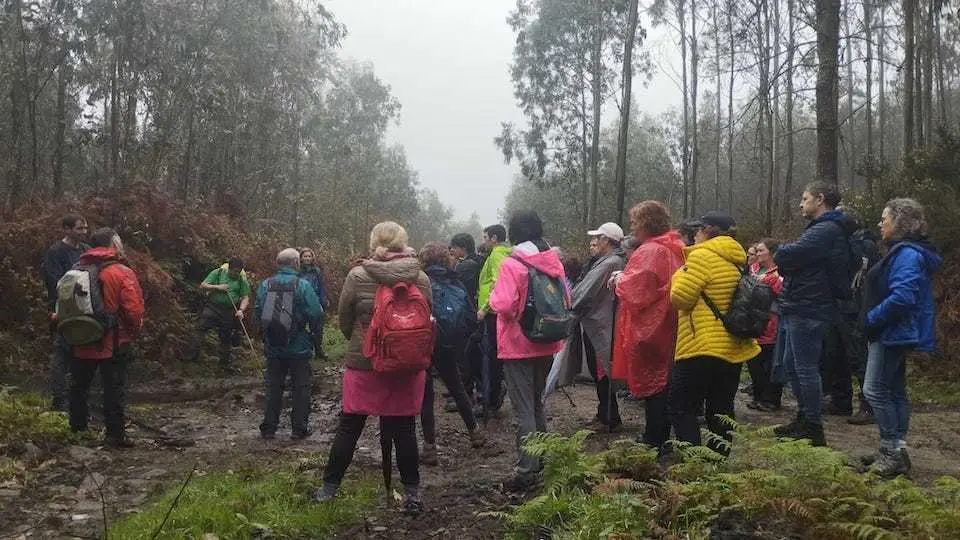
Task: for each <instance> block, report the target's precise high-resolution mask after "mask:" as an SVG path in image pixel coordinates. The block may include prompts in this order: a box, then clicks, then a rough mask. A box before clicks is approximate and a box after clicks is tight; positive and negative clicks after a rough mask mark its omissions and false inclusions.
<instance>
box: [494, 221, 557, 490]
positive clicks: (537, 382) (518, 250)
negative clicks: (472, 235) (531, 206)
mask: <svg viewBox="0 0 960 540" xmlns="http://www.w3.org/2000/svg"><path fill="white" fill-rule="evenodd" d="M508 234H509V238H510V242H511V243H512V244H513V246H514V247H513V252H512V254H511V256H509V257H507V258H506V259H505V260H504V261H503V264H502V266H501V267H500V273H499V274H500V275H499V278H498V280H497V284H496V286H495V287H494V288H493V292H492V293H491V294H490V307H492V308H493V310H494V311H496V313H497V342H498V345H499V350H498V355H499V359H500V360H501V361H502V363H503V373H504V378H505V379H506V382H507V392H508V393H509V395H510V403H511V404H512V406H513V414H514V417H515V419H516V421H517V455H518V458H517V465H516V470H515V474H514V476H513V477H511V478H509V479H508V480H506V481H505V482H504V483H503V487H504V489H505V490H506V491H525V490H528V489H530V488H532V487H534V486H535V485H536V484H537V483H538V481H539V478H540V472H541V471H542V470H543V464H542V463H541V461H540V459H539V458H537V457H536V456H532V455H530V454H528V453H526V452H525V451H523V449H522V447H521V446H520V445H521V441H522V440H523V438H524V437H526V436H527V435H529V434H530V433H533V432H545V431H547V419H546V414H545V413H544V410H543V399H542V398H543V392H544V390H545V389H546V382H547V373H548V372H549V371H550V364H551V362H553V356H554V355H555V354H557V353H558V352H560V351H561V350H562V349H563V343H564V342H563V339H560V340H559V341H553V342H538V343H534V342H533V341H531V340H530V339H529V338H528V337H527V335H528V334H527V332H528V331H530V330H531V329H530V328H529V327H525V325H524V322H522V319H527V316H525V313H526V312H528V310H529V309H530V308H531V306H529V305H528V303H529V300H528V293H531V292H534V291H529V290H528V287H529V284H530V282H537V280H531V279H529V278H530V272H531V270H530V269H531V268H532V269H534V270H535V271H536V272H538V273H540V274H541V275H543V276H547V277H548V278H550V279H551V285H550V287H551V288H553V290H554V291H555V290H556V289H555V287H556V286H557V285H560V286H562V287H564V291H562V292H563V295H564V296H565V300H566V302H565V303H566V306H568V307H569V306H570V289H569V288H568V287H567V286H566V275H565V274H564V271H563V263H562V262H560V257H559V255H558V254H557V252H556V250H553V249H551V248H550V245H549V244H547V242H546V240H544V238H543V222H541V221H540V216H538V215H537V213H536V212H534V211H532V210H521V211H518V212H517V213H515V214H514V215H513V217H511V218H510V230H509V233H508ZM535 294H536V295H540V294H541V293H540V292H539V291H536V292H535Z"/></svg>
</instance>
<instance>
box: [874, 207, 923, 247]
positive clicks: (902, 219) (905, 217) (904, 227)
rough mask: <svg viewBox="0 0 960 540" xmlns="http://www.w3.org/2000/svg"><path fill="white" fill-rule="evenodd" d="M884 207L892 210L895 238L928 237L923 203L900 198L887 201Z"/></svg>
mask: <svg viewBox="0 0 960 540" xmlns="http://www.w3.org/2000/svg"><path fill="white" fill-rule="evenodd" d="M884 208H885V209H886V210H889V211H890V219H892V220H893V238H894V239H895V240H904V239H908V240H920V239H922V238H926V236H927V217H926V213H925V212H924V210H923V205H921V204H920V203H918V202H917V201H915V200H913V199H907V198H898V199H890V200H889V201H887V204H886V206H885V207H884Z"/></svg>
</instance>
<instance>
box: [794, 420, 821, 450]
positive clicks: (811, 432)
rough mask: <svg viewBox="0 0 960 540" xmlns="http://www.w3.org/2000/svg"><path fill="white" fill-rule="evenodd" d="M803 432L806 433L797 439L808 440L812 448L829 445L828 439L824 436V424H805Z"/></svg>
mask: <svg viewBox="0 0 960 540" xmlns="http://www.w3.org/2000/svg"><path fill="white" fill-rule="evenodd" d="M803 430H804V432H803V433H802V434H801V435H800V436H799V437H797V438H798V439H808V440H809V441H810V446H826V445H827V437H826V435H824V434H823V424H814V423H812V422H804V423H803Z"/></svg>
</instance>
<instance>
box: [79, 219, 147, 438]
mask: <svg viewBox="0 0 960 540" xmlns="http://www.w3.org/2000/svg"><path fill="white" fill-rule="evenodd" d="M90 245H91V248H90V250H89V251H86V252H85V253H84V254H83V255H81V257H80V261H79V264H80V265H85V266H86V265H89V266H96V267H98V268H99V270H98V271H97V275H98V280H99V283H100V291H101V295H102V297H103V311H104V312H105V313H106V314H108V315H110V317H111V318H112V319H113V320H115V321H116V322H115V325H114V326H108V327H107V329H106V331H105V332H104V334H103V337H102V338H101V339H100V341H99V342H97V343H94V344H92V345H82V346H75V347H73V349H72V351H71V355H72V357H71V359H70V429H72V430H73V431H76V432H79V431H86V430H87V423H88V422H89V416H90V412H89V409H88V405H87V399H88V394H89V393H90V384H91V383H92V382H93V377H94V375H96V372H97V371H98V370H99V371H100V380H101V384H102V386H103V419H104V424H105V428H106V443H107V445H109V446H112V447H114V448H130V447H132V446H133V442H132V441H130V440H129V439H127V437H126V434H125V432H124V425H125V420H124V416H125V411H124V409H125V403H124V402H125V398H124V392H125V389H126V374H127V367H128V365H129V364H130V361H131V360H132V358H133V339H134V337H135V336H136V335H137V334H138V333H139V332H140V330H141V328H142V327H143V315H144V304H143V291H142V290H141V289H140V281H139V280H138V279H137V274H135V273H134V271H133V270H131V269H130V268H129V267H128V266H126V265H125V264H124V257H123V242H121V241H120V236H119V235H118V234H117V233H116V231H114V230H113V229H108V228H103V229H98V230H97V231H96V232H94V233H93V235H92V236H91V237H90Z"/></svg>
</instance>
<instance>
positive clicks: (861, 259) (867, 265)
mask: <svg viewBox="0 0 960 540" xmlns="http://www.w3.org/2000/svg"><path fill="white" fill-rule="evenodd" d="M849 241H850V272H851V274H852V278H851V280H850V290H851V292H852V293H853V300H854V302H855V303H856V305H858V306H859V305H860V304H861V303H862V299H863V284H864V282H865V281H866V279H867V272H869V271H870V269H871V268H873V265H875V264H877V261H879V260H880V250H879V249H877V242H876V240H874V239H873V235H872V234H871V233H870V231H868V230H867V229H859V230H857V231H855V232H854V233H853V234H851V235H850V239H849Z"/></svg>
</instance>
